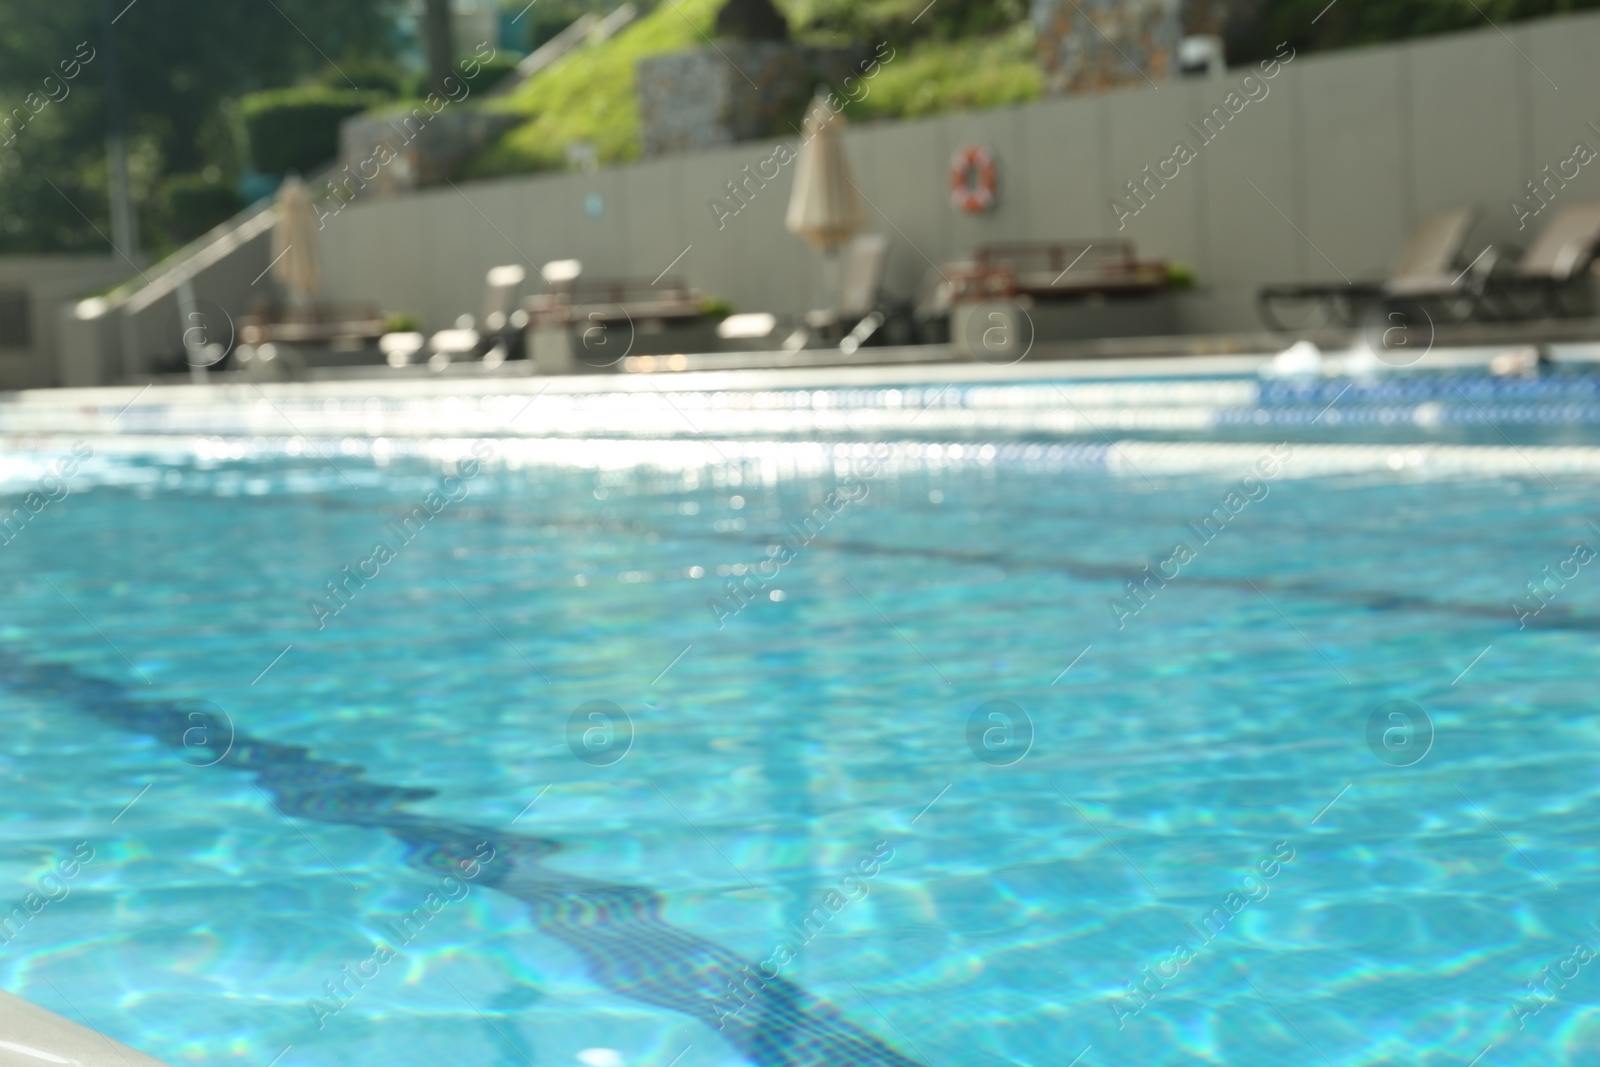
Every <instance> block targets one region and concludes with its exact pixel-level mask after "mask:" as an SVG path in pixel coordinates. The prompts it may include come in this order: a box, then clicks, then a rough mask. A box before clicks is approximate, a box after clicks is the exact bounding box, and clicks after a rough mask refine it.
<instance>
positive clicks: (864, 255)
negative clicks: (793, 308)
mask: <svg viewBox="0 0 1600 1067" xmlns="http://www.w3.org/2000/svg"><path fill="white" fill-rule="evenodd" d="M841 259H842V262H841V264H840V268H839V296H838V300H837V302H836V303H835V305H834V306H833V307H827V308H813V309H812V310H810V311H808V312H806V313H805V315H804V316H803V317H802V318H801V320H800V324H799V326H798V327H797V328H796V329H795V331H794V332H793V333H792V334H790V335H789V338H788V340H786V341H785V342H784V343H783V347H784V348H785V349H786V350H789V351H794V350H797V349H800V348H804V347H806V346H807V345H808V344H810V343H811V341H812V340H813V339H814V338H820V339H822V340H823V341H825V342H827V343H830V344H834V343H836V344H838V345H839V346H840V349H841V351H844V352H846V353H850V352H854V351H856V350H857V349H858V348H860V347H861V346H862V345H864V344H866V343H867V341H868V340H870V339H871V338H872V337H873V336H874V335H875V334H876V333H877V332H878V331H879V330H880V329H881V328H882V327H883V325H884V323H885V322H887V321H888V320H889V314H890V312H891V310H892V309H891V308H889V307H887V306H886V304H885V301H884V294H883V277H884V272H885V271H886V270H887V268H888V265H889V238H888V237H887V236H886V235H884V234H881V233H865V234H861V235H860V236H858V237H856V238H855V239H853V240H852V241H851V242H850V243H849V244H848V245H846V246H845V249H844V252H843V254H842V255H841Z"/></svg>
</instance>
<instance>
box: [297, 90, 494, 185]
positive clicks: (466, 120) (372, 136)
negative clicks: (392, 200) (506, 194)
mask: <svg viewBox="0 0 1600 1067" xmlns="http://www.w3.org/2000/svg"><path fill="white" fill-rule="evenodd" d="M518 121H519V120H518V119H517V117H516V116H514V115H502V114H494V113H491V112H487V111H481V110H478V109H476V108H468V107H461V106H458V105H454V104H449V103H446V104H445V106H444V107H443V109H442V110H440V111H439V113H438V114H430V113H429V111H428V108H427V106H426V105H424V104H420V103H419V104H418V105H417V106H416V107H415V108H413V110H412V111H411V112H409V113H403V112H394V113H390V114H384V113H381V112H380V113H378V114H375V115H373V114H367V115H356V116H354V117H352V118H349V119H346V120H345V121H344V123H343V124H342V125H341V126H340V127H339V163H340V164H341V166H342V167H343V168H344V172H343V173H341V174H339V175H337V176H336V177H335V179H334V180H335V182H336V183H338V184H340V185H341V186H349V187H350V189H351V191H354V190H359V191H360V192H362V193H363V194H373V193H375V194H377V195H380V196H381V195H384V194H387V193H395V192H400V191H402V190H405V189H419V188H425V187H427V186H430V185H440V184H443V183H444V181H445V180H446V179H447V178H449V177H450V176H451V175H452V174H453V173H455V168H456V167H458V166H459V165H460V164H461V163H462V162H463V161H464V160H465V159H466V158H467V157H468V156H470V155H472V154H473V153H474V152H477V151H478V150H479V149H481V148H484V147H487V146H488V145H490V144H492V143H494V141H495V140H497V139H498V138H499V137H500V136H501V135H502V134H504V133H505V132H506V131H507V130H509V129H511V128H512V127H513V126H515V125H516V124H517V122H518ZM313 192H315V190H313ZM341 195H346V194H341Z"/></svg>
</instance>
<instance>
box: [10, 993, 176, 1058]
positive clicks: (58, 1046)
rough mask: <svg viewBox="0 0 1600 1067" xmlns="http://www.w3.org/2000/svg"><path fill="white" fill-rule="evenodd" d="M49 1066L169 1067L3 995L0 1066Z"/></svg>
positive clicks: (98, 1033) (93, 1032) (95, 1033)
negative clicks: (56, 1064)
mask: <svg viewBox="0 0 1600 1067" xmlns="http://www.w3.org/2000/svg"><path fill="white" fill-rule="evenodd" d="M47 1063H68V1064H76V1065H79V1067H166V1065H165V1064H163V1063H162V1062H161V1061H160V1060H156V1059H152V1058H150V1057H149V1056H146V1055H145V1054H144V1053H142V1052H136V1051H134V1050H133V1049H131V1048H129V1047H128V1046H127V1045H124V1044H121V1043H119V1042H116V1041H113V1040H111V1039H110V1038H109V1037H107V1036H105V1035H104V1034H102V1033H100V1032H99V1031H98V1030H90V1029H88V1028H87V1027H84V1026H79V1025H78V1024H77V1023H75V1022H71V1021H70V1020H67V1019H64V1018H62V1017H61V1016H59V1015H56V1014H54V1013H53V1012H48V1011H46V1010H45V1009H43V1008H41V1007H39V1006H38V1005H37V1004H33V1003H31V1002H30V1001H26V1000H23V999H22V998H21V997H15V996H12V995H11V994H10V993H4V992H0V1067H24V1065H27V1067H39V1065H40V1064H47Z"/></svg>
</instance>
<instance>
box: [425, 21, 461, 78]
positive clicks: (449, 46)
mask: <svg viewBox="0 0 1600 1067" xmlns="http://www.w3.org/2000/svg"><path fill="white" fill-rule="evenodd" d="M423 24H424V29H423V38H424V41H425V43H426V44H427V49H428V84H429V86H430V88H432V89H433V90H435V91H436V92H439V93H445V92H446V89H445V82H444V80H445V79H446V78H448V77H450V74H451V66H452V65H453V64H454V63H455V61H456V44H455V29H454V27H453V26H451V24H450V0H427V10H426V12H425V13H424V15H423Z"/></svg>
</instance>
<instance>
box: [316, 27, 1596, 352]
mask: <svg viewBox="0 0 1600 1067" xmlns="http://www.w3.org/2000/svg"><path fill="white" fill-rule="evenodd" d="M1503 29H1504V35H1502V33H1501V32H1500V31H1499V30H1496V29H1494V28H1492V27H1488V26H1485V28H1484V29H1483V30H1481V31H1475V32H1469V33H1463V34H1456V35H1450V36H1447V37H1440V38H1433V39H1429V40H1425V41H1421V42H1417V43H1410V44H1402V45H1393V46H1381V47H1374V48H1367V49H1361V50H1356V51H1350V52H1343V53H1335V54H1328V55H1323V56H1315V57H1313V56H1299V57H1296V58H1295V59H1294V61H1293V62H1292V63H1290V64H1289V65H1288V66H1287V67H1285V68H1284V69H1283V71H1282V73H1281V74H1279V75H1278V77H1276V78H1275V79H1274V80H1273V81H1271V82H1270V83H1269V86H1270V92H1269V94H1268V96H1267V97H1266V98H1265V99H1262V100H1259V101H1256V102H1252V103H1250V104H1249V105H1248V106H1247V107H1246V108H1245V109H1244V110H1243V112H1242V113H1240V114H1239V115H1237V116H1236V117H1234V119H1233V120H1232V121H1231V122H1230V124H1229V125H1228V126H1227V128H1226V129H1225V130H1224V131H1223V132H1222V134H1221V135H1220V136H1219V137H1218V138H1217V139H1216V140H1215V141H1214V142H1212V143H1211V144H1209V145H1206V146H1205V147H1203V148H1199V158H1198V159H1197V160H1196V161H1195V162H1194V163H1192V164H1190V165H1188V166H1186V167H1184V168H1183V169H1182V171H1181V173H1180V175H1179V177H1178V178H1176V179H1174V180H1173V181H1171V182H1170V183H1169V184H1168V185H1167V187H1166V188H1164V189H1162V190H1160V191H1159V193H1158V195H1157V196H1156V197H1155V198H1154V199H1153V201H1152V202H1151V203H1150V205H1149V206H1148V207H1147V208H1145V209H1144V210H1143V211H1141V212H1140V214H1139V215H1138V216H1137V217H1135V218H1132V219H1130V220H1129V221H1128V224H1127V228H1126V230H1124V231H1123V232H1122V233H1121V234H1118V233H1117V226H1116V222H1115V219H1114V216H1113V214H1112V212H1111V211H1109V210H1108V208H1107V200H1108V199H1109V198H1110V197H1111V196H1113V195H1114V194H1116V193H1117V192H1118V189H1119V187H1120V185H1121V183H1122V182H1123V181H1125V180H1128V179H1131V178H1133V177H1135V176H1136V175H1137V174H1138V173H1139V171H1140V169H1141V168H1142V167H1144V166H1145V165H1146V164H1154V163H1156V162H1157V161H1158V160H1160V159H1164V158H1166V157H1167V156H1168V155H1170V153H1171V151H1172V147H1173V145H1174V143H1175V142H1176V141H1178V140H1180V139H1183V140H1187V141H1189V142H1190V143H1191V144H1192V145H1195V146H1196V147H1198V141H1197V139H1196V138H1195V137H1194V135H1193V134H1192V133H1190V132H1189V131H1188V130H1187V129H1186V127H1185V123H1186V121H1189V120H1198V119H1199V117H1200V116H1201V115H1202V114H1203V113H1205V112H1206V111H1207V110H1209V109H1210V108H1211V107H1213V106H1217V105H1221V104H1222V103H1223V98H1224V96H1225V95H1226V94H1227V93H1228V92H1229V91H1232V90H1235V89H1237V87H1238V85H1239V82H1240V80H1241V79H1242V77H1243V76H1244V75H1245V74H1246V73H1249V71H1246V70H1234V71H1231V72H1230V73H1229V74H1228V76H1227V77H1226V78H1224V79H1219V80H1215V81H1206V80H1192V81H1168V82H1164V83H1162V84H1161V85H1160V87H1159V88H1151V87H1148V86H1144V87H1140V88H1132V89H1126V90H1120V91H1116V92H1110V93H1105V94H1101V95H1095V96H1082V97H1074V98H1066V99H1059V100H1050V101H1045V102H1041V103H1037V104H1032V105H1027V106H1022V107H1014V108H1005V109H999V110H994V111H985V112H973V113H962V114H954V115H947V116H941V117H938V118H933V119H927V120H919V121H913V122H906V123H880V124H871V125H859V126H854V127H851V128H850V129H849V130H848V131H847V134H846V138H847V143H848V150H849V154H850V157H851V160H852V162H853V164H854V167H855V173H856V176H857V181H858V182H859V184H860V186H861V189H862V191H863V193H864V194H865V196H866V197H867V198H868V200H869V201H870V202H871V204H872V206H873V209H874V219H875V221H874V228H876V229H878V230H881V231H883V232H885V233H888V234H889V235H890V236H891V237H893V239H894V242H895V245H894V251H893V253H892V257H891V262H890V284H891V286H892V288H893V289H895V290H896V291H898V292H899V293H901V294H905V295H910V294H912V293H913V292H915V290H916V289H917V287H918V285H919V283H920V282H921V281H922V279H923V277H924V275H925V274H926V272H927V271H928V270H929V269H930V266H931V263H935V262H940V263H942V262H946V261H949V260H952V259H959V258H961V257H963V256H965V255H966V254H968V252H969V251H970V249H971V248H972V246H973V245H974V244H977V243H980V242H984V241H994V240H1008V239H1044V238H1086V239H1092V238H1095V237H1097V236H1124V237H1131V238H1133V239H1134V240H1135V241H1136V242H1137V243H1138V245H1139V248H1140V250H1141V251H1142V252H1143V253H1146V254H1148V255H1151V256H1160V257H1166V258H1170V259H1175V260H1181V261H1183V262H1185V263H1188V264H1190V265H1192V266H1193V267H1194V268H1195V271H1196V274H1197V276H1198V279H1199V282H1200V289H1199V290H1198V292H1197V293H1195V294H1194V295H1192V296H1191V297H1188V298H1186V299H1185V301H1184V319H1183V325H1184V327H1185V328H1186V329H1190V330H1224V329H1241V328H1250V327H1253V326H1254V325H1255V321H1254V314H1253V310H1252V307H1251V299H1252V296H1253V293H1254V290H1255V288H1256V286H1257V285H1259V284H1261V283H1262V282H1267V281H1288V280H1297V279H1299V280H1315V279H1337V278H1338V277H1339V274H1340V273H1341V272H1342V273H1343V274H1345V275H1347V276H1349V277H1352V278H1355V277H1359V276H1364V275H1374V274H1381V272H1382V270H1383V268H1384V267H1385V265H1386V264H1387V263H1388V262H1389V260H1390V259H1391V258H1392V257H1393V256H1394V254H1395V253H1396V251H1397V250H1398V249H1399V247H1400V245H1401V244H1402V243H1403V242H1404V240H1405V239H1406V237H1407V235H1408V234H1409V231H1410V229H1411V227H1412V225H1413V224H1414V223H1415V222H1416V220H1417V219H1418V218H1419V217H1420V216H1421V215H1422V214H1424V213H1427V212H1429V211H1434V210H1439V209H1443V208H1448V207H1453V206H1456V205H1459V204H1466V203H1478V204H1481V205H1482V206H1483V207H1484V208H1485V209H1486V211H1487V212H1488V214H1487V217H1486V219H1485V221H1484V223H1483V224H1482V225H1481V226H1480V227H1479V230H1478V231H1477V232H1476V233H1475V234H1474V235H1473V238H1472V248H1470V249H1469V253H1468V254H1469V256H1470V255H1472V254H1476V252H1477V250H1478V249H1481V248H1482V247H1483V246H1484V244H1486V243H1488V242H1490V241H1494V242H1496V243H1497V244H1522V245H1526V244H1527V243H1530V241H1531V238H1532V235H1533V233H1534V229H1535V227H1536V226H1537V225H1538V224H1540V223H1542V222H1544V221H1547V220H1548V218H1549V215H1550V213H1549V212H1547V213H1546V214H1545V215H1544V216H1543V217H1542V218H1541V219H1539V220H1536V222H1535V223H1534V226H1530V227H1529V229H1528V230H1526V231H1524V232H1522V233H1520V234H1519V233H1518V232H1517V226H1516V220H1515V217H1514V215H1513V213H1512V212H1511V210H1510V209H1509V208H1508V206H1507V201H1508V199H1509V198H1511V197H1513V196H1516V195H1518V194H1519V192H1520V191H1521V190H1522V186H1523V184H1524V183H1525V182H1526V181H1528V180H1529V179H1531V178H1533V177H1534V176H1535V175H1536V174H1537V172H1538V171H1539V169H1540V168H1541V167H1543V166H1544V165H1545V164H1547V163H1550V164H1554V163H1556V162H1557V161H1559V160H1563V159H1566V158H1567V157H1568V156H1569V155H1570V153H1571V148H1572V145H1573V143H1574V142H1575V141H1577V140H1580V139H1582V140H1584V141H1586V142H1588V143H1589V144H1591V145H1593V146H1595V147H1596V148H1600V134H1597V133H1596V132H1595V131H1594V130H1593V129H1590V128H1589V127H1587V126H1586V123H1587V122H1589V121H1591V120H1593V121H1595V122H1597V123H1600V64H1596V63H1595V62H1594V60H1593V57H1594V56H1596V55H1600V14H1587V15H1577V16H1565V17H1560V18H1553V19H1546V20H1540V21H1536V22H1531V23H1523V24H1520V25H1517V26H1506V27H1503ZM1557 87H1559V89H1558V88H1557ZM970 141H978V142H982V143H985V144H987V145H988V146H990V147H991V148H992V149H993V150H994V151H995V152H996V154H997V155H998V157H999V159H1000V164H1001V182H1002V192H1001V198H1000V204H999V207H998V208H997V209H996V210H995V211H994V212H992V213H991V214H988V215H985V216H982V217H976V218H975V217H971V216H965V215H962V214H960V213H958V212H957V211H955V210H954V209H953V208H952V207H951V206H950V205H949V202H948V199H947V195H946V168H947V165H948V162H949V159H950V156H951V154H952V153H953V152H954V151H955V149H956V148H957V147H959V146H960V145H962V144H965V143H967V142H970ZM771 148H772V145H771V144H768V143H765V142H755V143H750V144H744V145H739V146H735V147H732V148H729V149H723V150H717V151H711V152H705V153H698V154H692V155H681V156H674V157H668V158H663V159H658V160H652V161H649V162H643V163H639V164H637V165H633V166H628V167H620V168H613V169H608V170H603V171H600V172H599V173H595V174H583V173H577V172H573V173H563V174H556V175H549V176H540V177H529V178H519V179H510V180H503V181H494V182H479V183H470V184H461V185H459V186H458V187H455V188H452V187H448V186H447V187H444V188H441V189H436V190H431V191H428V192H424V193H420V194H410V195H405V196H400V197H395V198H391V199H386V200H379V199H374V200H372V201H369V202H365V203H362V202H357V203H355V204H353V205H351V206H350V207H348V208H346V209H345V210H344V211H343V212H341V213H340V214H339V215H338V216H337V217H334V218H330V219H328V220H327V224H326V228H325V229H324V230H323V232H322V237H323V240H324V247H323V257H324V264H325V268H326V277H327V281H326V285H325V292H324V296H325V298H326V299H329V300H333V301H345V300H353V301H376V302H378V303H380V304H381V305H382V306H383V307H384V308H385V310H389V311H400V312H411V313H415V314H419V315H421V316H422V317H423V319H424V321H425V324H426V326H427V327H428V328H430V329H432V328H440V327H443V326H445V325H448V324H449V323H450V321H451V320H453V319H454V318H455V317H456V316H457V315H458V314H460V313H461V312H463V311H477V310H478V308H479V305H480V304H481V302H482V290H483V276H484V272H485V271H486V270H487V269H488V268H489V267H491V266H494V265H496V264H500V263H525V264H532V265H538V264H542V263H544V262H546V261H548V260H552V259H560V258H567V257H576V258H578V259H581V260H583V262H584V264H585V266H586V270H587V271H588V272H589V273H591V274H595V275H626V276H635V277H642V278H645V279H650V278H652V277H654V276H655V275H656V274H657V273H658V272H660V271H661V270H662V269H663V268H665V267H666V266H667V264H668V263H670V262H671V261H672V260H673V258H674V257H675V256H677V255H679V253H681V252H683V251H684V249H685V248H686V247H689V246H692V247H690V248H689V251H688V253H687V255H685V256H684V257H683V259H682V260H681V261H680V262H679V264H678V266H677V267H675V268H674V271H673V273H674V274H678V275H682V276H684V277H686V278H688V279H689V280H690V281H691V282H692V283H693V284H695V285H696V286H698V287H700V288H701V289H704V290H705V291H707V292H709V293H713V294H716V295H719V296H723V297H726V298H727V299H729V300H731V301H732V302H733V303H734V305H735V306H736V307H737V308H739V309H741V310H760V309H766V310H773V311H795V310H800V309H803V308H804V307H805V306H806V305H807V304H808V302H809V300H810V298H811V297H812V295H813V292H814V290H815V288H816V285H817V282H818V281H819V280H820V269H819V263H818V260H817V259H816V257H815V255H814V253H812V252H811V251H810V250H809V249H808V248H807V247H806V246H805V245H803V244H802V243H801V242H800V241H798V240H797V239H795V238H793V237H791V236H790V235H788V234H787V233H786V232H785V231H784V229H783V213H784V208H785V206H786V204H787V202H788V196H789V190H790V187H791V184H792V181H793V168H792V167H790V168H786V170H785V171H784V173H782V174H781V175H780V176H779V177H778V178H777V180H776V181H774V182H773V183H771V184H770V185H769V186H768V187H767V188H766V189H764V190H762V191H761V192H760V193H759V194H758V195H757V196H756V197H755V198H754V200H753V201H752V202H751V203H750V204H749V206H748V207H746V208H745V209H744V210H743V211H742V212H741V213H740V214H738V215H737V216H735V217H732V218H729V219H726V220H725V225H724V226H723V228H721V229H720V230H719V229H718V226H717V224H716V221H715V219H714V217H713V214H712V212H711V211H710V210H709V209H708V207H707V200H708V199H709V198H711V197H713V196H717V195H719V193H720V191H721V189H722V186H723V183H725V182H726V181H728V180H729V179H731V178H733V177H735V176H736V175H737V174H738V172H739V170H740V168H742V167H743V166H744V165H746V164H751V165H752V166H753V165H754V164H756V163H758V162H759V161H761V160H763V159H765V158H766V157H767V156H768V155H769V154H770V152H771ZM591 193H599V194H600V195H601V196H602V197H603V199H604V205H605V207H604V211H603V213H602V215H601V216H600V217H599V218H598V219H593V218H590V217H588V216H587V215H586V214H585V211H584V203H585V199H586V197H588V196H589V195H590V194H591ZM1584 198H1590V199H1593V198H1600V161H1597V162H1596V163H1593V164H1590V165H1589V166H1587V167H1585V168H1584V169H1583V171H1582V172H1581V174H1580V176H1579V177H1578V179H1577V180H1576V181H1575V182H1573V183H1572V185H1571V186H1570V187H1569V188H1567V189H1565V190H1563V191H1562V192H1561V193H1560V202H1562V203H1565V202H1577V201H1578V200H1580V199H1584Z"/></svg>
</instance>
